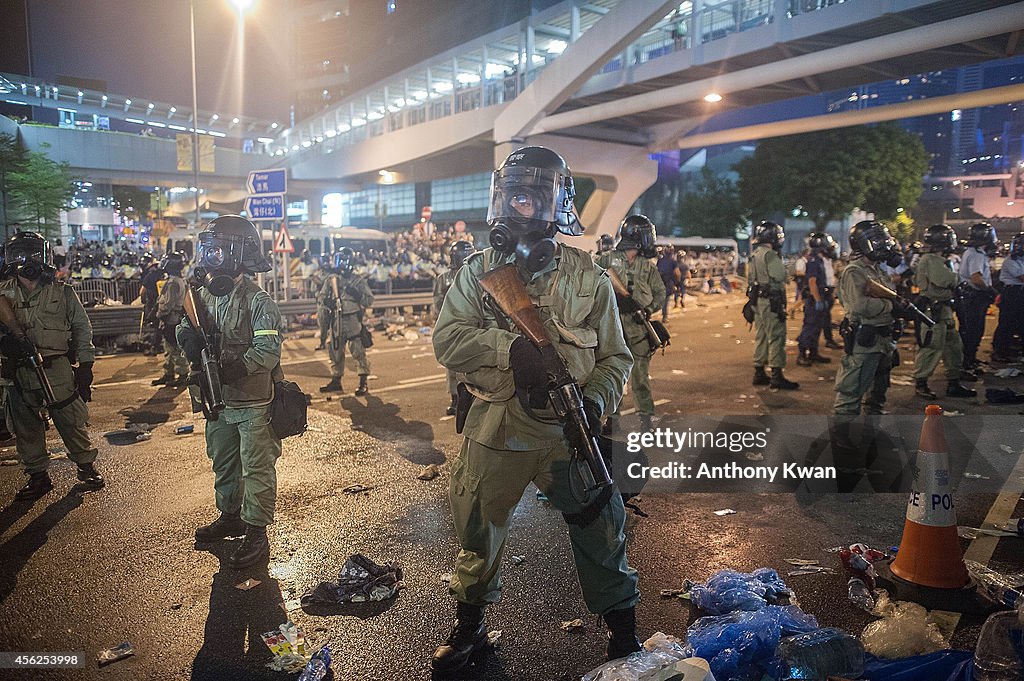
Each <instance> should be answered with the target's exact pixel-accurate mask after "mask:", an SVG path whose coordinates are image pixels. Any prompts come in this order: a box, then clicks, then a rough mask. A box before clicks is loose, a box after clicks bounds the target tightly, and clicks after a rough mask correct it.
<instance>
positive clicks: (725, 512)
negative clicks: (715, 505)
mask: <svg viewBox="0 0 1024 681" xmlns="http://www.w3.org/2000/svg"><path fill="white" fill-rule="evenodd" d="M735 514H736V511H734V510H732V509H731V508H723V509H722V510H721V511H715V515H719V516H721V515H735Z"/></svg>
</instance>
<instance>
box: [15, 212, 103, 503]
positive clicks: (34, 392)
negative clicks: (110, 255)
mask: <svg viewBox="0 0 1024 681" xmlns="http://www.w3.org/2000/svg"><path fill="white" fill-rule="evenodd" d="M55 274H56V269H55V268H54V266H53V254H52V253H51V251H50V245H49V244H48V243H47V242H46V240H45V239H44V238H43V237H42V236H40V235H39V234H36V233H34V232H19V233H18V234H15V235H14V236H12V237H11V238H10V239H8V241H7V243H6V245H5V248H4V264H3V268H2V271H0V277H3V281H0V295H3V296H4V297H6V298H7V299H8V300H9V301H10V304H11V307H12V308H13V312H14V316H15V318H16V319H15V320H7V322H10V323H6V322H5V324H4V325H0V333H2V334H3V335H2V336H0V354H2V355H3V362H2V370H0V375H2V382H3V385H4V393H5V395H4V397H5V399H4V411H5V413H6V417H7V425H8V427H9V428H10V429H11V430H12V431H13V432H14V434H15V435H16V436H17V451H18V458H19V460H20V461H21V465H22V467H23V469H24V471H25V473H26V474H28V476H29V481H28V484H27V485H25V486H24V487H23V488H22V489H21V490H19V491H18V493H17V498H18V499H20V500H31V499H38V498H39V497H41V496H43V495H44V494H46V493H47V492H49V491H50V490H51V489H53V483H52V482H51V480H50V476H49V473H48V472H47V469H48V467H49V463H50V457H49V454H48V453H47V451H46V421H45V420H44V411H45V413H46V414H48V415H49V418H50V419H51V420H52V421H53V424H54V426H56V428H57V432H58V433H60V436H61V439H62V440H64V444H65V446H66V447H67V449H68V458H69V459H71V460H72V461H74V462H75V463H76V464H77V465H78V479H79V481H81V483H82V484H83V486H85V487H87V488H90V489H100V488H102V487H103V486H104V480H103V477H102V476H101V475H100V474H99V472H98V471H97V470H96V467H95V465H94V463H93V462H94V461H95V460H96V454H97V452H96V448H95V447H94V446H93V444H92V442H91V441H90V440H89V433H88V431H87V430H86V421H87V420H88V418H89V412H88V409H86V406H85V403H86V402H88V401H89V400H91V399H92V380H93V372H92V366H93V362H94V361H95V359H96V349H95V348H94V347H93V345H92V326H91V325H90V324H89V318H88V316H86V314H85V309H84V308H83V307H82V303H81V301H79V299H78V296H77V295H75V292H74V291H73V290H72V288H71V287H70V286H67V285H65V284H63V283H61V282H56V281H54V275H55ZM11 327H18V328H11ZM37 354H38V355H39V356H41V357H42V360H43V361H42V369H43V373H44V374H45V376H46V382H48V383H49V384H50V388H51V389H52V391H53V401H52V402H51V403H50V404H46V395H45V390H44V387H43V383H42V382H41V381H40V379H39V377H38V375H37V373H36V371H35V369H34V368H33V367H32V359H31V358H32V357H33V356H34V355H37Z"/></svg>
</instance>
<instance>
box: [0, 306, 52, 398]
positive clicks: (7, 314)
mask: <svg viewBox="0 0 1024 681" xmlns="http://www.w3.org/2000/svg"><path fill="white" fill-rule="evenodd" d="M0 324H3V325H4V326H6V327H7V328H8V329H9V330H10V332H11V333H13V334H14V335H15V336H18V337H19V338H21V339H22V340H24V341H26V342H28V343H29V344H30V345H31V346H32V354H31V355H29V356H28V358H27V359H28V363H29V366H31V367H32V370H33V371H35V374H36V379H37V380H38V381H39V387H40V388H42V389H43V399H44V401H45V403H46V406H48V407H49V406H51V405H53V404H54V403H55V402H56V401H57V398H56V397H54V395H53V387H52V386H51V385H50V379H48V378H47V377H46V370H45V369H43V356H42V355H41V354H40V353H39V349H38V348H37V347H36V346H35V343H32V342H31V341H29V340H28V335H27V334H26V333H25V327H23V326H22V325H21V322H19V321H18V315H16V314H15V313H14V307H13V306H12V305H11V301H10V299H8V298H7V296H0Z"/></svg>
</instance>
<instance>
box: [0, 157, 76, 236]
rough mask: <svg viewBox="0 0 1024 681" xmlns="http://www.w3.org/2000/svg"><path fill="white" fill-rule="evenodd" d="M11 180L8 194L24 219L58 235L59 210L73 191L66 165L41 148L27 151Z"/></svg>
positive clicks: (36, 226) (45, 231) (46, 233)
mask: <svg viewBox="0 0 1024 681" xmlns="http://www.w3.org/2000/svg"><path fill="white" fill-rule="evenodd" d="M10 179H11V183H12V186H11V196H12V197H13V199H14V203H15V204H16V205H17V206H18V208H19V210H20V212H21V213H22V215H23V216H24V217H25V221H26V222H28V221H31V222H34V223H35V229H36V231H38V232H39V233H41V234H42V235H43V236H46V237H48V236H50V235H51V233H55V234H58V235H59V234H60V212H61V211H62V210H64V209H65V208H67V206H68V203H69V201H70V200H71V197H72V196H74V193H75V189H74V185H73V183H74V179H75V178H74V177H72V175H71V172H70V170H69V166H68V164H67V163H57V162H56V161H53V160H51V159H50V158H49V157H48V156H47V155H46V154H45V152H43V151H30V152H28V154H26V157H25V163H24V166H23V167H22V168H21V169H19V170H17V171H15V172H13V173H11V175H10Z"/></svg>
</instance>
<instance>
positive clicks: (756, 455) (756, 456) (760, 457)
mask: <svg viewBox="0 0 1024 681" xmlns="http://www.w3.org/2000/svg"><path fill="white" fill-rule="evenodd" d="M745 456H746V457H747V461H764V454H762V453H761V452H747V453H746V454H745Z"/></svg>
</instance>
